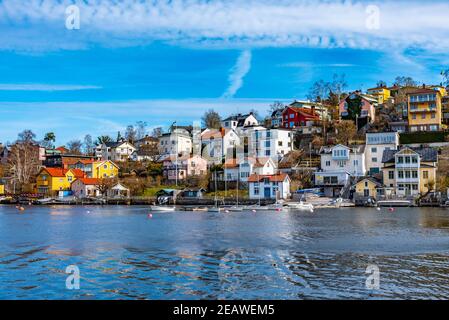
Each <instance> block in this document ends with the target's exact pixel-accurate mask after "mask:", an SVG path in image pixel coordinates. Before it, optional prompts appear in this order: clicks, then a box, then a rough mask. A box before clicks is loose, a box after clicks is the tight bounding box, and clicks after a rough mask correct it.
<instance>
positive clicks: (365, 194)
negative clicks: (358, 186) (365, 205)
mask: <svg viewBox="0 0 449 320" xmlns="http://www.w3.org/2000/svg"><path fill="white" fill-rule="evenodd" d="M363 196H364V197H369V189H365V190H363Z"/></svg>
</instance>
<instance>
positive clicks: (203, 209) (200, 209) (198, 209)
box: [192, 208, 209, 212]
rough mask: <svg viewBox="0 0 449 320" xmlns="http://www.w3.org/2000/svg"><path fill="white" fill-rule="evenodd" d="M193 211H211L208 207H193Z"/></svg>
mask: <svg viewBox="0 0 449 320" xmlns="http://www.w3.org/2000/svg"><path fill="white" fill-rule="evenodd" d="M192 211H195V212H204V211H209V210H208V209H207V208H193V209H192Z"/></svg>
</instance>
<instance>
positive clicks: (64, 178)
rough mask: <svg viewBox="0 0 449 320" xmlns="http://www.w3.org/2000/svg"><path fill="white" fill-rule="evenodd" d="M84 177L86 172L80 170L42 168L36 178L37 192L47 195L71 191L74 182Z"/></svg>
mask: <svg viewBox="0 0 449 320" xmlns="http://www.w3.org/2000/svg"><path fill="white" fill-rule="evenodd" d="M83 177H84V172H82V171H81V170H79V169H62V168H42V169H41V171H39V173H38V175H37V177H36V191H37V193H41V194H46V195H56V194H57V193H58V192H59V191H70V187H71V184H72V182H74V181H75V180H76V179H78V178H83Z"/></svg>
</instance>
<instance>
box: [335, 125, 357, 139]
mask: <svg viewBox="0 0 449 320" xmlns="http://www.w3.org/2000/svg"><path fill="white" fill-rule="evenodd" d="M335 131H336V137H337V142H338V143H341V144H344V145H349V143H350V141H351V140H352V139H354V138H355V136H356V135H357V128H356V126H355V123H354V122H353V121H351V120H342V121H340V122H338V123H337V124H336V125H335Z"/></svg>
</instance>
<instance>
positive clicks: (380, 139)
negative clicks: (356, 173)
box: [365, 132, 399, 175]
mask: <svg viewBox="0 0 449 320" xmlns="http://www.w3.org/2000/svg"><path fill="white" fill-rule="evenodd" d="M398 147H399V133H398V132H376V133H367V134H366V147H365V162H366V163H365V166H366V170H367V171H369V174H370V175H374V174H378V173H382V155H383V154H384V151H385V150H397V149H398Z"/></svg>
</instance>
